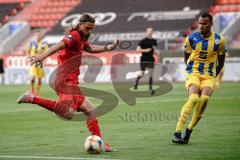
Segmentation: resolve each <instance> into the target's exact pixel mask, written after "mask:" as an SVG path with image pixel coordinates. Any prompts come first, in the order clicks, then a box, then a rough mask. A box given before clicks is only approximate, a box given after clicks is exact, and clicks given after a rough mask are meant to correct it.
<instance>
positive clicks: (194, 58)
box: [172, 13, 227, 144]
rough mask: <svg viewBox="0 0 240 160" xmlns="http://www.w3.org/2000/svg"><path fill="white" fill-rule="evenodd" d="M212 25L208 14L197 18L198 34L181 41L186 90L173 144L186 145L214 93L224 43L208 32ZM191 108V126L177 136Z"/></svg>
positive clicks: (218, 36) (223, 51)
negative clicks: (185, 97) (186, 94)
mask: <svg viewBox="0 0 240 160" xmlns="http://www.w3.org/2000/svg"><path fill="white" fill-rule="evenodd" d="M212 25H213V20H212V16H211V15H210V14H209V13H203V14H201V15H200V17H199V19H198V30H199V31H197V32H194V33H192V34H190V35H189V36H188V37H187V38H186V39H185V44H184V61H185V63H186V65H187V67H186V88H187V90H188V94H189V97H188V100H187V102H186V103H185V104H184V105H183V107H182V110H181V113H180V117H179V120H178V123H177V127H176V130H175V132H174V135H173V138H172V142H173V143H177V144H187V143H188V141H189V138H190V135H191V133H192V130H193V128H194V127H195V126H196V124H197V123H198V121H199V120H200V119H201V116H202V114H203V112H204V109H205V108H206V106H207V103H208V100H209V97H210V96H211V94H212V92H213V90H214V86H215V78H216V76H217V75H218V74H219V72H220V71H221V69H222V68H223V66H224V61H225V53H226V52H227V47H226V41H225V39H224V37H222V36H220V35H219V34H217V33H214V32H212V31H211V27H212ZM193 107H195V110H194V113H193V116H192V119H191V122H190V123H189V125H188V127H187V128H186V130H185V132H184V134H183V136H181V131H182V130H183V127H184V124H185V123H186V121H187V118H188V117H189V115H190V114H191V110H192V108H193Z"/></svg>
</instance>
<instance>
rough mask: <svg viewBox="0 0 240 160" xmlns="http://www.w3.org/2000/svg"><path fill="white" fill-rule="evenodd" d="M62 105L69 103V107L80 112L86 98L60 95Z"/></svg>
mask: <svg viewBox="0 0 240 160" xmlns="http://www.w3.org/2000/svg"><path fill="white" fill-rule="evenodd" d="M58 95H59V102H60V103H69V102H70V103H69V105H70V106H69V107H71V108H73V109H74V110H75V111H79V109H80V107H81V105H82V104H83V102H84V100H85V97H84V95H70V94H65V93H59V94H58Z"/></svg>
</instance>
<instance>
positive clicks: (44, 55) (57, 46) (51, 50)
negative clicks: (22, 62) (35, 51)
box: [28, 41, 65, 65]
mask: <svg viewBox="0 0 240 160" xmlns="http://www.w3.org/2000/svg"><path fill="white" fill-rule="evenodd" d="M64 47H65V43H64V42H62V41H60V42H59V43H57V44H55V45H53V46H52V47H50V48H49V49H48V50H47V51H45V52H44V53H42V54H39V55H37V56H33V57H31V58H29V59H28V61H29V62H30V64H31V65H33V64H35V63H36V64H37V63H40V62H42V61H43V60H44V59H45V58H47V57H48V56H50V55H52V54H54V53H56V52H57V51H58V50H60V49H63V48H64Z"/></svg>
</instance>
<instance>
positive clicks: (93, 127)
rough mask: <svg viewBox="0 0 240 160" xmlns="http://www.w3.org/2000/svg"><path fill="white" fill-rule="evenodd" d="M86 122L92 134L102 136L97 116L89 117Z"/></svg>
mask: <svg viewBox="0 0 240 160" xmlns="http://www.w3.org/2000/svg"><path fill="white" fill-rule="evenodd" d="M86 123H87V127H88V130H89V132H90V133H91V134H92V135H97V136H99V137H101V138H102V135H101V132H100V129H99V125H98V120H97V119H95V118H92V119H88V120H87V122H86Z"/></svg>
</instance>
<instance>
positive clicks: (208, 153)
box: [0, 83, 240, 160]
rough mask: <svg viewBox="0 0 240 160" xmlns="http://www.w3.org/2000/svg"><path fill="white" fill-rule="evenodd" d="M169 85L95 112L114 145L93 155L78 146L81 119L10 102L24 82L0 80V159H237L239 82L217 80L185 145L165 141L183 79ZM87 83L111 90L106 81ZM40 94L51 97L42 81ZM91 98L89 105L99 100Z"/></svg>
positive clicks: (169, 134)
mask: <svg viewBox="0 0 240 160" xmlns="http://www.w3.org/2000/svg"><path fill="white" fill-rule="evenodd" d="M173 85H174V89H173V90H172V91H171V92H170V93H168V94H166V95H163V96H159V97H150V98H149V97H148V98H138V99H137V104H136V106H128V105H127V104H126V103H125V102H123V101H122V100H121V99H120V100H119V104H118V106H117V108H115V109H114V110H113V111H112V112H110V113H108V114H106V115H104V116H102V117H100V118H99V123H100V127H101V131H102V134H103V137H104V140H105V141H106V142H108V143H110V144H111V146H112V147H114V148H116V149H117V150H118V151H117V152H113V153H102V154H99V155H89V154H87V153H85V151H84V148H83V142H84V139H85V138H86V137H87V136H88V135H89V133H88V131H87V128H86V126H85V122H69V121H63V120H60V119H59V118H57V117H56V115H55V114H53V113H51V112H49V111H47V110H44V109H42V108H41V107H38V106H36V105H31V104H21V105H18V104H16V97H17V96H18V95H19V94H20V93H22V92H24V91H26V89H27V88H28V86H27V85H5V86H0V159H1V160H8V159H16V160H19V159H65V160H66V159H67V160H68V159H69V160H70V159H87V160H100V159H102V160H105V159H126V160H155V159H163V160H198V159H211V160H212V159H216V160H226V159H227V160H230V159H234V160H236V159H240V152H239V151H240V145H239V144H240V116H239V115H240V83H223V84H222V85H221V88H220V89H218V90H216V91H215V93H214V94H213V96H212V97H211V99H210V101H209V104H208V106H207V109H206V110H205V113H204V116H203V118H202V119H201V121H200V122H199V124H198V125H197V126H196V128H195V129H194V131H193V133H192V136H191V139H190V142H189V144H188V145H174V144H172V142H171V137H172V134H173V131H174V129H175V126H176V123H177V117H178V115H179V113H180V110H181V107H182V105H183V104H184V102H185V101H186V99H187V93H186V90H185V88H184V84H183V83H176V84H173ZM84 86H86V87H88V86H93V85H92V84H91V85H89V84H84ZM93 88H96V89H99V90H104V91H107V92H111V93H113V94H115V95H116V92H115V91H114V89H113V87H112V85H111V84H96V85H94V86H93ZM41 94H42V96H43V97H48V98H51V99H57V96H56V95H55V93H54V92H53V91H52V90H51V88H50V87H49V86H47V85H44V86H43V88H42V90H41ZM91 100H92V102H93V103H94V104H95V105H97V104H99V103H100V102H99V101H98V100H96V99H93V98H91Z"/></svg>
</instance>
